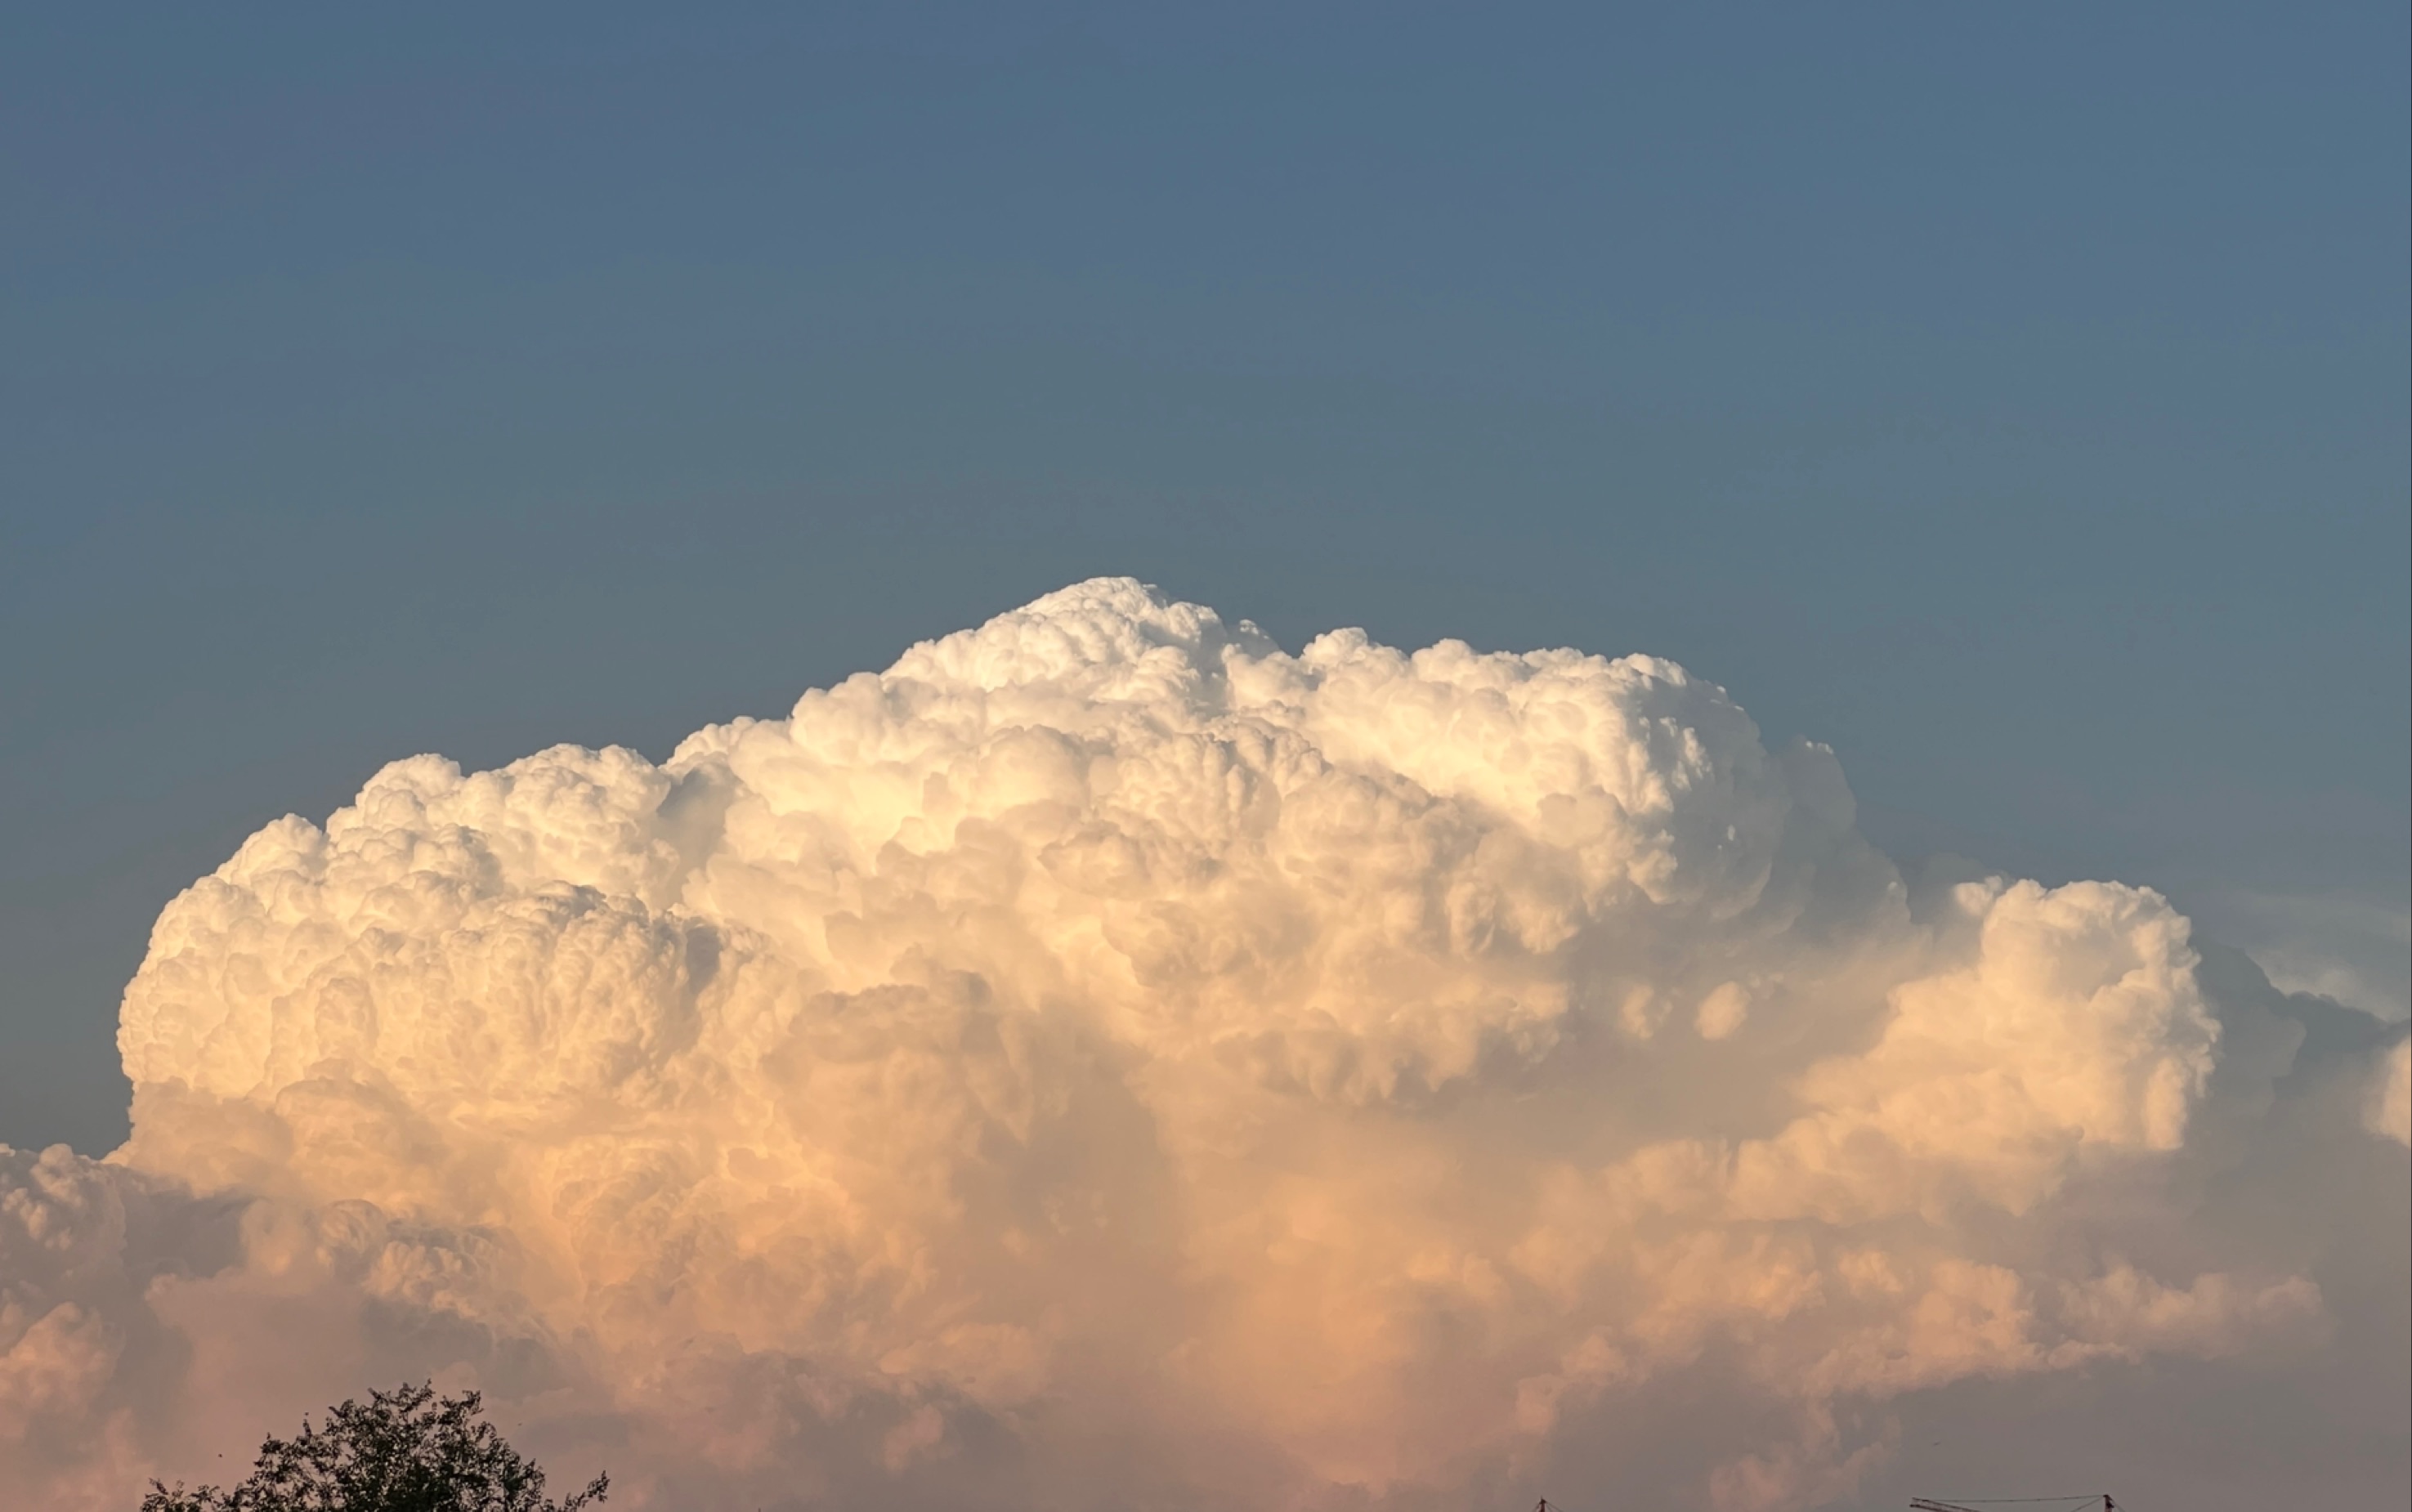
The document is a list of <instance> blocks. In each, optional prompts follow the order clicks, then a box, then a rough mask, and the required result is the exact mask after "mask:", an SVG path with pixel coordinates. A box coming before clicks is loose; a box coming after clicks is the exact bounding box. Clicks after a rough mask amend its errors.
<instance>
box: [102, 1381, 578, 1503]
mask: <svg viewBox="0 0 2412 1512" xmlns="http://www.w3.org/2000/svg"><path fill="white" fill-rule="evenodd" d="M609 1489H610V1478H609V1477H608V1476H604V1475H597V1476H596V1477H595V1483H594V1484H593V1485H591V1486H589V1487H587V1488H586V1489H585V1490H582V1491H581V1492H579V1493H578V1494H577V1495H575V1496H573V1497H571V1498H569V1500H567V1501H566V1502H552V1501H547V1500H546V1499H545V1495H544V1472H543V1471H541V1470H539V1469H537V1467H536V1465H535V1464H534V1463H532V1462H531V1461H526V1460H523V1459H522V1458H521V1457H520V1455H519V1451H517V1450H515V1449H513V1448H512V1447H511V1446H509V1445H508V1444H507V1443H505V1442H504V1440H503V1435H502V1434H501V1433H499V1432H497V1431H495V1430H494V1425H493V1424H492V1423H486V1422H480V1421H478V1393H476V1392H475V1391H469V1392H464V1393H463V1394H462V1395H460V1396H457V1397H445V1398H443V1399H441V1400H440V1401H439V1400H438V1399H437V1398H436V1395H435V1391H434V1387H428V1386H403V1387H396V1388H395V1389H393V1390H391V1391H372V1392H370V1393H369V1400H368V1404H367V1405H366V1406H363V1405H361V1404H360V1402H345V1403H344V1404H343V1405H342V1406H340V1407H337V1408H335V1409H334V1410H333V1411H332V1412H331V1413H329V1414H328V1415H327V1422H326V1426H325V1427H323V1428H313V1427H312V1426H311V1425H310V1420H309V1419H308V1418H306V1417H305V1418H303V1419H302V1420H301V1432H300V1433H299V1434H298V1435H296V1436H295V1437H292V1438H289V1439H280V1438H272V1439H270V1440H268V1441H267V1442H266V1443H264V1444H262V1445H261V1446H259V1462H258V1463H257V1465H255V1466H254V1467H253V1468H252V1472H251V1478H250V1479H248V1480H246V1481H244V1482H243V1484H242V1485H240V1486H236V1487H232V1488H230V1489H228V1490H218V1489H217V1488H216V1487H214V1486H203V1487H200V1488H199V1489H198V1490H189V1491H188V1490H184V1487H183V1486H182V1485H178V1486H177V1487H176V1488H175V1489H174V1490H169V1489H168V1488H167V1487H165V1486H162V1485H160V1484H159V1483H158V1482H157V1481H155V1480H154V1481H153V1482H152V1483H151V1494H150V1495H148V1496H146V1497H144V1498H143V1499H142V1508H141V1512H578V1509H579V1508H581V1507H583V1506H586V1505H589V1504H590V1503H599V1502H601V1501H602V1500H604V1493H605V1491H607V1490H609Z"/></svg>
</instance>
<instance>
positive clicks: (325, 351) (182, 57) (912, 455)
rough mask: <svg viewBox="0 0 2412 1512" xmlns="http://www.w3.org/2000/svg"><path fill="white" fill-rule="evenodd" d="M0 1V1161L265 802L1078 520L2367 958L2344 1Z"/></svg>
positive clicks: (1066, 538)
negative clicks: (1808, 759)
mask: <svg viewBox="0 0 2412 1512" xmlns="http://www.w3.org/2000/svg"><path fill="white" fill-rule="evenodd" d="M5 37H6V43H5V45H0V836H6V837H7V838H6V840H5V842H0V963H5V969H0V1140H8V1141H13V1142H17V1143H20V1144H40V1143H43V1142H46V1141H48V1140H50V1139H53V1138H65V1139H68V1140H71V1141H73V1142H75V1143H77V1144H78V1145H79V1146H80V1147H81V1148H84V1149H86V1150H97V1149H101V1148H106V1147H107V1146H108V1145H109V1144H110V1143H113V1142H114V1140H115V1139H116V1138H118V1137H120V1135H122V1132H123V1129H124V1126H125V1125H124V1113H123V1097H124V1082H123V1081H122V1079H120V1078H119V1077H118V1073H117V1071H116V1068H115V1057H114V1052H113V1050H112V1049H111V1045H110V1035H111V1032H112V1028H113V1023H114V1017H115V1010H116V997H117V992H118V990H119V988H120V987H122V985H123V983H124V981H125V977H126V976H128V975H129V974H130V973H131V971H132V969H133V967H134V965H135V963H136V962H138V961H139V960H140V955H141V951H142V948H143V943H144V938H145V934H146V932H147V930H148V927H149V923H150V920H151V918H152V917H154V915H155V913H156V912H157V910H158V908H159V906H160V905H161V903H164V902H165V901H166V899H167V898H169V896H171V895H172V894H173V893H174V892H175V891H176V890H177V889H178V888H181V887H182V886H184V884H185V883H187V882H189V881H190V880H191V879H192V878H193V877H194V876H196V875H197V874H199V873H202V872H204V871H206V870H208V869H209V868H211V867H212V866H213V865H215V864H216V863H217V861H219V860H220V859H223V858H224V857H225V856H226V855H227V854H228V852H229V851H230V850H231V849H232V847H233V846H234V844H236V843H237V842H238V841H239V840H240V839H241V837H242V836H243V834H245V833H247V832H249V831H250V830H251V829H254V828H256V827H257V826H258V825H259V824H261V823H263V822H265V821H266V820H268V819H271V818H273V817H274V816H276V815H279V814H282V813H285V812H287V811H298V812H301V813H303V814H305V815H312V816H314V817H316V816H323V815H324V814H325V813H326V812H327V811H328V810H329V809H331V808H332V807H334V806H335V805H337V804H339V803H341V802H342V801H343V800H345V798H346V797H347V796H348V795H349V794H350V793H351V792H352V791H353V790H354V789H356V788H357V786H358V785H359V784H360V781H361V780H362V779H363V778H364V777H366V776H367V774H368V773H369V772H371V771H374V770H375V768H376V767H377V766H378V765H380V764H381V763H382V762H384V761H385V760H387V759H389V758H391V757H394V756H403V755H406V754H409V753H412V752H417V751H421V750H440V751H443V752H445V753H447V754H449V755H451V756H456V757H458V758H460V759H462V760H463V761H464V762H467V763H470V764H473V765H481V764H491V763H493V762H498V761H502V760H507V759H509V758H511V757H513V756H519V755H521V754H523V753H525V752H527V751H529V750H532V749H535V748H537V747H538V746H541V745H545V744H549V743H552V742H554V741H582V742H586V743H594V744H599V743H604V742H608V741H618V742H622V743H627V744H632V745H635V746H637V747H639V748H640V749H643V750H645V751H647V752H649V753H651V754H653V755H654V756H661V755H663V754H664V753H665V752H666V751H667V749H668V748H669V745H670V744H671V743H672V742H673V741H675V740H676V739H677V737H678V736H680V735H681V734H683V733H684V732H685V731H687V730H689V729H691V728H693V727H696V726H698V725H699V724H701V723H704V722H706V721H708V720H714V719H721V718H726V717H728V716H729V715H732V714H736V713H740V712H756V713H774V712H782V711H784V710H785V709H786V707H787V705H788V704H789V703H791V702H792V701H793V699H794V697H795V696H796V694H797V693H798V692H799V691H801V690H802V688H804V687H806V686H809V685H813V684H816V683H826V682H829V681H831V680H832V679H835V678H838V677H842V676H844V675H845V674H846V673H847V672H849V671H852V670H855V669H857V668H864V667H875V666H882V665H885V664H886V663H887V662H888V661H889V660H890V659H891V658H892V656H893V655H894V654H895V653H896V652H897V651H898V650H900V649H901V648H902V647H903V646H904V645H905V644H906V643H908V642H909V641H911V640H913V639H919V638H921V637H925V636H930V635H934V634H938V633H942V632H945V631H947V630H949V629H953V628H956V627H959V626H962V625H964V624H971V623H974V622H976V621H977V620H978V619H979V618H981V617H983V616H985V615H987V614H989V613H992V612H994V611H996V610H998V609H1005V608H1007V607H1009V606H1011V605H1014V604H1016V603H1019V602H1022V601H1023V600H1026V599H1028V598H1030V597H1032V596H1035V595H1037V594H1039V593H1041V592H1044V591H1046V590H1048V589H1050V588H1052V587H1055V586H1058V585H1060V584H1062V583H1064V582H1066V581H1068V580H1073V579H1077V578H1081V577H1085V576H1089V575H1092V574H1096V573H1104V572H1126V573H1131V574H1134V575H1137V576H1140V577H1142V578H1146V579H1149V580H1154V581H1156V582H1159V583H1162V584H1163V585H1164V586H1165V587H1167V588H1168V589H1169V590H1171V591H1173V592H1175V593H1178V594H1180V595H1184V596H1186V597H1191V598H1195V599H1199V600H1201V601H1204V602H1208V603H1211V604H1213V605H1215V606H1217V607H1218V608H1220V609H1222V610H1224V611H1225V612H1226V613H1227V614H1229V615H1233V616H1247V617H1250V618H1254V619H1256V620H1257V621H1258V622H1259V623H1260V624H1263V625H1265V626H1266V628H1268V629H1269V630H1271V631H1272V633H1273V634H1274V635H1275V636H1276V637H1278V638H1280V639H1283V640H1285V641H1286V642H1287V643H1289V644H1291V645H1293V646H1294V645H1296V644H1297V643H1298V641H1299V640H1301V639H1302V638H1304V637H1305V636H1307V635H1309V634H1312V633H1314V632H1316V631H1317V630H1320V629H1323V628H1327V627H1330V626H1331V625H1335V624H1364V625H1366V626H1367V627H1368V628H1370V629H1372V630H1373V631H1374V632H1375V634H1376V635H1377V636H1379V637H1380V638H1382V639H1386V640H1390V641H1393V642H1400V643H1412V644H1420V643H1424V642H1426V641H1429V640H1432V639H1437V638H1440V637H1443V636H1452V635H1453V636H1459V637H1463V638H1464V639H1470V640H1472V641H1474V642H1476V643H1477V644H1478V645H1483V646H1489V647H1526V646H1533V645H1539V644H1558V643H1571V644H1575V645H1580V646H1582V647H1584V648H1587V649H1591V650H1597V651H1603V652H1610V653H1622V652H1625V651H1649V652H1654V653H1659V654H1663V655H1667V656H1670V657H1673V658H1675V659H1677V660H1679V661H1682V662H1684V664H1686V665H1687V666H1689V667H1691V668H1693V669H1695V670H1696V671H1698V672H1699V673H1700V674H1702V675H1704V676H1706V677H1709V678H1711V679H1713V680H1714V681H1717V682H1719V683H1724V684H1725V685H1727V686H1728V687H1729V688H1730V689H1731V690H1732V691H1733V693H1734V695H1735V696H1736V697H1738V698H1739V699H1740V700H1741V701H1742V702H1743V705H1744V706H1745V707H1746V708H1748V709H1749V710H1751V711H1752V712H1753V713H1754V715H1755V716H1756V717H1757V718H1758V721H1759V722H1760V724H1761V726H1762V727H1764V728H1765V729H1766V731H1767V732H1768V734H1769V735H1770V737H1771V738H1772V739H1783V738H1788V737H1790V736H1792V735H1795V734H1802V735H1808V736H1811V737H1814V738H1816V739H1820V740H1824V741H1830V742H1831V743H1832V744H1833V745H1834V746H1835V747H1836V748H1837V749H1838V751H1839V752H1840V754H1841V756H1842V758H1843V761H1844V765H1845V768H1846V771H1848V772H1849V773H1850V775H1851V777H1852V779H1853V782H1854V785H1855V787H1856V789H1857V791H1858V792H1859V795H1860V799H1861V800H1862V804H1863V806H1864V809H1865V813H1866V818H1865V823H1866V826H1867V828H1868V829H1869V830H1870V832H1871V833H1872V834H1874V835H1875V837H1876V838H1877V839H1878V840H1879V841H1880V842H1881V843H1883V844H1887V845H1888V846H1890V848H1892V849H1893V850H1894V851H1895V852H1896V853H1897V854H1900V855H1902V856H1903V857H1905V858H1914V857H1917V856H1919V855H1921V854H1924V853H1926V852H1930V851H1935V850H1950V851H1957V852H1962V853H1965V854H1968V855H1972V856H1975V857H1978V858H1979V859H1983V860H1985V861H1987V862H1989V863H1993V864H1996V865H1999V866H2002V867H2005V868H2008V869H2010V870H2014V871H2017V872H2021V873H2026V874H2034V875H2039V876H2043V877H2046V878H2061V877H2068V876H2078V875H2109V876H2116V877H2119V878H2122V879H2125V880H2130V881H2139V882H2149V883H2154V884H2155V885H2158V886H2162V887H2164V888H2167V889H2168V890H2169V891H2170V892H2171V893H2172V895H2173V896H2175V897H2176V898H2177V899H2178V901H2179V902H2180V903H2181V904H2182V905H2184V906H2187V907H2189V908H2190V909H2192V910H2193V911H2195V912H2197V914H2198V916H2199V917H2201V918H2203V919H2204V920H2205V921H2206V922H2207V924H2208V925H2209V926H2210V927H2211V928H2213V930H2215V931H2218V930H2224V931H2226V932H2228V934H2229V935H2230V936H2231V937H2237V938H2241V939H2243V941H2244V943H2246V944H2248V945H2251V946H2253V947H2256V948H2258V949H2259V950H2261V951H2262V952H2263V953H2264V955H2265V956H2266V957H2267V958H2268V959H2269V960H2272V961H2286V960H2292V961H2295V962H2299V963H2300V964H2301V968H2302V969H2301V970H2300V971H2299V972H2298V973H2297V975H2298V976H2299V977H2301V978H2302V979H2303V980H2307V981H2308V980H2311V979H2313V978H2314V977H2315V976H2316V974H2317V973H2318V972H2319V971H2320V970H2323V969H2330V968H2331V967H2334V966H2335V963H2336V962H2339V961H2343V962H2346V965H2347V966H2348V967H2350V969H2349V970H2346V971H2345V974H2344V975H2342V976H2334V977H2333V979H2334V980H2335V981H2337V982H2340V983H2345V984H2348V987H2341V988H2340V990H2341V991H2344V990H2351V991H2364V992H2375V994H2376V995H2377V996H2379V997H2384V996H2385V995H2386V993H2387V992H2388V991H2400V985H2399V986H2396V987H2392V988H2390V987H2389V986H2388V985H2387V984H2388V983H2389V982H2390V981H2391V982H2394V983H2397V984H2400V982H2401V978H2402V975H2403V967H2402V965H2401V958H2402V954H2403V945H2402V936H2401V929H2402V920H2403V919H2404V917H2405V899H2406V894H2407V883H2406V859H2405V858H2406V852H2407V848H2412V825H2408V824H2407V813H2412V806H2408V805H2407V800H2406V791H2405V787H2406V781H2405V774H2406V770H2407V762H2408V761H2412V754H2408V752H2407V719H2408V718H2412V716H2408V715H2407V692H2406V689H2407V684H2412V675H2407V672H2408V671H2412V669H2407V667H2406V661H2407V641H2412V624H2407V597H2408V596H2412V595H2407V560H2412V541H2407V512H2412V506H2408V505H2407V499H2408V498H2412V442H2407V421H2406V415H2407V408H2412V383H2408V382H2407V367H2408V366H2412V364H2407V355H2412V308H2407V296H2406V286H2405V266H2406V260H2407V251H2408V250H2412V239H2408V238H2407V208H2412V198H2408V197H2407V189H2406V184H2407V180H2412V162H2407V145H2406V144H2407V135H2412V134H2408V133H2407V118H2406V111H2407V106H2406V62H2405V60H2406V56H2407V37H2406V17H2405V11H2404V8H2403V7H2401V6H2400V5H2393V6H2387V5H2335V6H2325V7H2276V6H2265V7H2232V6H2145V5H2138V6H2129V7H2118V8H2117V9H2116V10H2115V11H2113V10H2106V9H2104V8H2101V7H2073V6H2045V7H1996V8H1994V9H1992V10H1990V11H1986V12H1983V13H1979V12H1978V10H1977V9H1976V8H1975V7H1956V8H1938V7H1915V6H1898V7H1891V6H1852V7H1817V8H1815V9H1812V8H1810V7H1686V8H1685V9H1684V10H1683V11H1682V12H1681V13H1680V14H1669V15H1658V16H1652V15H1646V14H1641V13H1640V12H1634V11H1622V10H1618V9H1614V8H1610V7H1563V8H1558V7H1491V8H1488V9H1486V10H1484V11H1482V12H1481V13H1480V14H1476V13H1474V12H1472V11H1469V10H1466V9H1464V8H1463V7H1458V8H1455V9H1453V10H1442V9H1437V8H1432V7H1355V6H1337V5H1335V6H1314V7H1294V6H1293V7H1246V6H1219V7H1117V8H1112V9H1106V8H1094V9H1093V8H1084V7H1046V6H1031V7H1014V8H1013V9H1012V10H1011V11H1010V12H1009V13H1008V12H1007V11H1006V10H1005V9H1004V8H1003V7H802V8H800V9H791V8H785V7H782V8H775V9H774V8H772V7H758V8H757V7H725V8H713V9H698V8H695V7H682V8H681V9H680V10H679V11H678V12H677V14H675V15H670V14H669V13H666V12H660V11H658V10H654V9H651V8H645V9H640V8H639V7H613V6H595V7H579V8H576V9H572V8H570V7H519V8H512V9H510V10H508V11H507V12H506V11H497V10H495V9H494V8H493V7H478V8H469V7H409V8H408V10H407V12H406V13H404V12H403V11H395V10H390V11H386V12H381V13H376V14H370V13H367V12H360V11H355V12H351V13H343V14H338V13H336V12H332V11H318V12H307V13H305V12H300V11H293V12H278V11H272V10H268V9H265V8H255V7H219V8H212V9H209V10H206V11H204V10H199V9H195V8H192V7H177V8H167V7H161V8H157V9H154V10H150V11H144V10H141V9H139V8H123V9H112V10H110V11H107V12H102V11H97V10H93V9H89V8H84V9H76V8H68V9H64V10H53V11H51V12H50V13H47V14H36V13H34V12H33V11H31V10H30V9H29V8H28V7H14V8H12V10H11V11H10V13H9V14H8V16H7V22H6V33H5ZM2289 951H2292V952H2294V954H2293V955H2292V956H2289V955H2288V952H2289ZM2389 962H2394V964H2392V965H2390V964H2389ZM2374 963H2375V964H2374ZM2340 969H2342V968H2340ZM2390 972H2392V973H2393V976H2391V977H2390V976H2389V973H2390ZM2373 984H2376V985H2375V986H2374V985H2373ZM2370 1006H2386V1005H2385V1004H2384V1003H2381V1002H2373V1003H2372V1004H2371V1005H2370Z"/></svg>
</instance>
